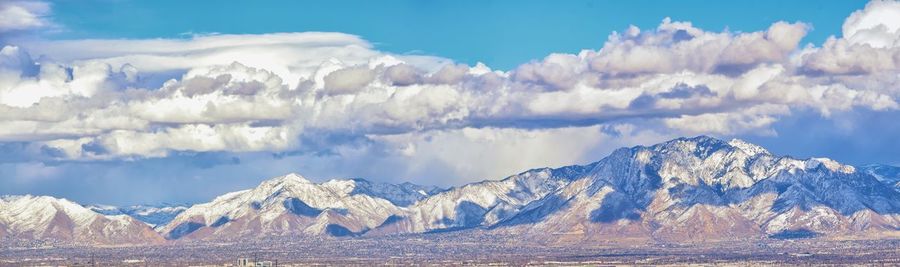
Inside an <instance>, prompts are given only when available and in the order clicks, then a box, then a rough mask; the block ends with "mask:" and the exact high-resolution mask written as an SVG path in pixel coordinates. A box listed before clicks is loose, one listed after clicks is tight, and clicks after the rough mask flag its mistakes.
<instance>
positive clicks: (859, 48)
mask: <svg viewBox="0 0 900 267" xmlns="http://www.w3.org/2000/svg"><path fill="white" fill-rule="evenodd" d="M842 31H843V37H842V38H836V37H832V38H830V39H828V41H826V42H825V44H824V45H823V46H822V48H820V49H813V50H814V51H812V52H809V53H807V54H806V55H804V56H803V58H804V62H803V64H804V65H803V68H804V69H805V70H806V71H808V72H811V73H814V74H825V75H829V74H839V75H848V74H849V75H864V74H871V73H876V72H883V71H896V70H897V69H898V68H900V2H895V1H872V2H869V3H868V4H866V7H865V8H864V9H862V10H858V11H856V12H853V14H851V15H850V16H849V17H848V18H847V19H846V20H845V21H844V25H843V27H842Z"/></svg>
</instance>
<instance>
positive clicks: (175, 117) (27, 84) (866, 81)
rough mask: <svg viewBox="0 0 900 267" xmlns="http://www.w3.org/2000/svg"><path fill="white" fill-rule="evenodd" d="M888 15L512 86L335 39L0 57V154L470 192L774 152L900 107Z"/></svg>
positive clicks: (22, 51)
mask: <svg viewBox="0 0 900 267" xmlns="http://www.w3.org/2000/svg"><path fill="white" fill-rule="evenodd" d="M896 6H897V4H896V3H892V2H890V3H889V2H873V3H871V4H869V5H867V7H866V8H865V9H864V10H862V11H859V12H856V13H854V14H853V15H851V16H850V18H848V19H847V22H846V23H845V27H844V28H845V29H844V37H841V38H837V37H834V38H831V39H829V40H828V41H827V42H826V43H825V44H823V45H822V46H821V47H816V46H805V47H799V43H800V40H801V39H802V38H803V36H804V35H805V34H806V32H807V30H808V29H809V26H808V25H806V24H803V23H787V22H775V23H773V24H772V25H771V26H770V27H768V28H766V29H764V30H761V31H754V32H730V31H722V32H712V31H705V30H702V29H699V28H696V27H694V26H693V25H692V24H690V23H688V22H677V21H672V20H670V19H665V20H663V21H662V23H661V24H660V25H659V26H658V27H657V28H656V29H650V30H642V29H639V28H637V27H634V26H632V27H629V28H628V29H626V30H624V31H623V32H621V33H613V34H611V35H610V36H609V39H608V40H607V41H606V42H605V43H604V44H602V46H601V47H599V48H598V49H597V50H584V51H581V52H579V53H577V54H562V53H559V54H551V55H549V56H547V57H545V58H543V59H541V60H536V61H532V62H529V63H525V64H523V65H521V66H519V67H517V68H514V69H512V70H510V71H501V70H493V69H491V68H490V67H489V66H485V65H484V64H480V63H479V64H476V65H474V66H468V65H464V64H458V63H454V62H452V61H451V60H448V59H444V58H438V57H430V56H409V55H397V54H390V53H386V52H382V51H378V50H376V49H374V48H373V47H372V45H371V44H369V43H368V42H366V41H365V40H362V39H360V38H359V37H357V36H353V35H347V34H340V33H277V34H259V35H206V36H193V37H192V38H188V39H178V40H169V39H155V40H69V41H34V40H31V41H26V42H21V43H17V44H16V46H13V45H9V46H5V47H3V48H2V50H0V142H2V143H3V144H15V145H8V146H6V147H0V150H2V149H7V150H10V151H13V152H14V153H13V154H15V155H17V156H15V157H11V158H13V159H12V160H10V161H17V162H19V161H28V160H27V159H32V160H34V161H54V160H56V161H84V162H91V161H95V160H123V159H126V160H130V159H146V158H165V157H173V156H175V155H180V154H181V153H263V152H271V153H275V154H276V155H300V154H302V155H301V156H297V157H301V158H303V160H305V161H307V162H316V163H319V162H320V161H323V160H325V159H327V158H329V157H330V156H329V155H335V154H338V155H340V157H341V158H344V159H356V160H358V162H356V163H359V162H365V161H367V160H369V161H371V160H373V159H380V158H384V159H385V160H387V162H386V163H385V166H392V167H391V168H396V169H397V170H380V171H381V172H382V173H390V174H392V175H401V176H423V175H426V172H427V174H434V172H430V171H427V170H446V172H445V173H447V174H448V177H449V176H458V177H462V176H464V177H477V178H478V179H481V178H491V177H492V176H495V175H499V174H500V173H501V172H502V173H504V174H506V173H509V172H514V171H515V170H517V169H521V168H525V167H533V166H542V165H563V164H567V163H573V162H584V161H588V160H590V159H593V158H595V157H597V156H598V152H597V151H601V150H603V149H605V148H612V147H615V146H619V145H630V144H635V143H638V142H643V141H646V142H652V141H659V140H663V139H665V138H668V137H672V136H678V135H689V134H691V135H692V134H717V135H742V134H755V135H765V136H772V135H776V134H778V133H777V132H776V131H775V129H774V125H776V124H777V123H778V122H779V121H781V120H783V119H784V118H786V117H790V116H792V114H794V113H795V112H798V111H799V112H814V113H816V114H817V115H818V116H820V117H821V118H831V117H835V116H840V115H841V114H842V113H853V112H883V111H894V110H897V109H898V108H900V105H898V104H897V98H898V97H900V91H897V90H896V89H892V88H896V86H892V85H894V84H897V83H898V79H900V78H898V76H897V75H895V73H894V72H889V71H888V70H895V69H896V66H897V64H896V62H900V61H898V60H897V59H900V56H897V55H898V53H896V52H895V51H898V50H897V49H898V48H896V47H895V43H896V41H891V42H888V41H884V40H887V39H884V36H887V35H883V34H881V35H878V34H875V33H874V32H878V33H885V34H889V35H890V34H894V35H896V34H897V28H898V27H900V25H898V24H900V23H898V22H895V21H893V20H891V19H889V18H885V16H888V15H890V14H892V13H890V12H892V11H889V10H893V9H894V8H896ZM885 10H888V11H885ZM898 10H900V9H898ZM894 35H891V36H894ZM876 37H877V38H876ZM891 38H893V37H891ZM892 40H893V39H892ZM36 58H37V59H36ZM826 74H828V75H826ZM832 74H840V75H835V76H831V75H832ZM629 140H630V141H629ZM599 147H603V149H601V148H599ZM468 153H478V154H479V155H482V156H484V157H487V158H489V160H484V161H480V162H472V160H471V157H469V156H467V155H468ZM411 158H415V159H417V160H411ZM340 162H344V163H343V164H344V165H341V166H331V167H335V168H336V169H345V168H347V166H348V165H353V164H352V163H354V162H352V161H348V160H341V161H340ZM332 163H333V162H332ZM404 163H405V164H407V165H405V167H398V166H401V165H403V164H404ZM488 163H496V164H493V165H491V166H489V165H488ZM335 164H336V163H335ZM313 165H315V164H313ZM368 165H369V164H367V166H368ZM322 166H329V165H327V164H324V165H322ZM357 171H359V172H363V173H366V174H373V175H375V174H374V173H372V170H369V171H366V170H361V169H357ZM347 175H353V173H347ZM473 179H474V178H473Z"/></svg>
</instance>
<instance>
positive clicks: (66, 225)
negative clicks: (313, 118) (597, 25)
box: [0, 136, 900, 244]
mask: <svg viewBox="0 0 900 267" xmlns="http://www.w3.org/2000/svg"><path fill="white" fill-rule="evenodd" d="M898 174H900V168H896V167H891V166H886V165H869V166H864V167H860V168H857V167H853V166H849V165H844V164H841V163H838V162H836V161H834V160H830V159H826V158H812V159H795V158H791V157H787V156H778V155H774V154H772V153H770V152H769V151H767V150H766V149H764V148H762V147H759V146H757V145H754V144H750V143H747V142H744V141H741V140H731V141H723V140H719V139H715V138H711V137H706V136H699V137H693V138H679V139H675V140H671V141H668V142H664V143H661V144H656V145H653V146H636V147H631V148H622V149H618V150H616V151H614V152H613V153H611V154H610V155H609V156H607V157H605V158H603V159H601V160H600V161H597V162H594V163H591V164H587V165H583V166H567V167H562V168H555V169H553V168H541V169H533V170H529V171H526V172H523V173H520V174H516V175H512V176H509V177H507V178H505V179H502V180H494V181H483V182H478V183H472V184H467V185H463V186H460V187H455V188H451V189H447V190H442V189H438V188H434V187H425V186H418V185H413V184H408V183H405V184H399V185H393V184H386V183H374V182H370V181H367V180H363V179H348V180H330V181H327V182H323V183H314V182H311V181H309V180H307V179H305V178H303V177H302V176H300V175H297V174H288V175H285V176H281V177H276V178H273V179H270V180H267V181H264V182H262V183H261V184H260V185H259V186H257V187H256V188H253V189H249V190H244V191H238V192H233V193H228V194H225V195H222V196H219V197H217V198H215V199H214V200H212V201H211V202H208V203H203V204H198V205H194V206H192V207H190V208H187V209H184V210H183V211H181V212H179V213H177V216H175V217H174V219H172V220H171V222H169V223H167V224H165V225H162V226H160V227H158V228H157V231H158V232H159V233H160V235H157V234H156V233H154V232H152V231H150V230H149V228H148V227H147V226H146V225H144V224H142V223H139V222H138V221H137V220H135V219H133V218H131V217H128V216H125V215H120V216H103V215H100V214H97V213H95V212H92V211H90V210H88V209H85V208H83V207H81V206H79V205H77V204H75V203H71V202H69V201H65V200H57V199H53V198H48V197H30V196H26V197H7V198H4V199H3V200H2V202H0V236H13V235H15V236H19V237H22V236H25V237H32V238H60V239H65V240H91V241H92V242H97V243H118V242H136V241H140V240H141V239H146V240H148V242H158V241H159V240H161V237H160V236H162V237H165V238H166V239H170V240H176V241H181V240H209V239H242V238H258V237H265V236H298V237H302V236H317V237H318V236H334V237H342V236H361V235H365V236H373V237H374V236H382V235H395V234H419V233H435V232H446V231H470V232H462V234H468V233H471V234H490V235H502V236H507V237H515V240H521V241H534V242H546V243H556V244H584V243H588V244H598V243H605V242H674V243H691V242H710V241H725V240H741V241H743V240H750V239H787V238H808V237H825V238H860V239H865V238H885V237H892V238H896V237H900V190H898V187H897V182H898V180H900V179H898V177H900V175H898ZM94 208H95V209H98V210H101V212H103V211H104V210H108V209H103V208H102V207H94ZM123 213H125V214H130V213H127V212H123ZM131 215H132V216H136V215H134V214H131Z"/></svg>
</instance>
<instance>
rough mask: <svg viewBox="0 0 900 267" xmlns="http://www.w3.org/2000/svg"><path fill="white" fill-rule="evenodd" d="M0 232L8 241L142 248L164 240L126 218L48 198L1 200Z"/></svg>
mask: <svg viewBox="0 0 900 267" xmlns="http://www.w3.org/2000/svg"><path fill="white" fill-rule="evenodd" d="M0 229H2V231H0V232H3V235H5V236H6V237H7V238H14V239H52V240H58V241H68V242H77V243H87V244H144V243H159V242H162V241H163V239H162V237H161V236H160V235H158V234H157V233H156V232H154V231H153V230H152V229H151V228H150V227H149V226H147V225H146V224H144V223H143V222H140V221H138V220H136V219H134V218H131V217H129V216H126V215H115V216H105V215H102V214H99V213H96V212H94V211H91V210H90V209H87V208H85V207H82V206H81V205H79V204H77V203H74V202H71V201H68V200H65V199H57V198H53V197H48V196H31V195H25V196H4V197H0Z"/></svg>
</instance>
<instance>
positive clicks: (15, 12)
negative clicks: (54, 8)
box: [0, 0, 51, 33]
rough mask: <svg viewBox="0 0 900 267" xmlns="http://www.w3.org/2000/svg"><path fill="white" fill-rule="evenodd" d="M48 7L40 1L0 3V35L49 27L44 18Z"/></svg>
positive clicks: (48, 9) (23, 0) (14, 0)
mask: <svg viewBox="0 0 900 267" xmlns="http://www.w3.org/2000/svg"><path fill="white" fill-rule="evenodd" d="M49 12H50V5H49V4H47V3H44V2H41V1H27V0H22V1H18V0H9V1H3V2H0V33H3V32H11V31H24V30H32V29H39V28H45V27H48V26H50V25H51V24H50V22H49V21H47V19H46V16H47V15H48V14H49Z"/></svg>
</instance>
